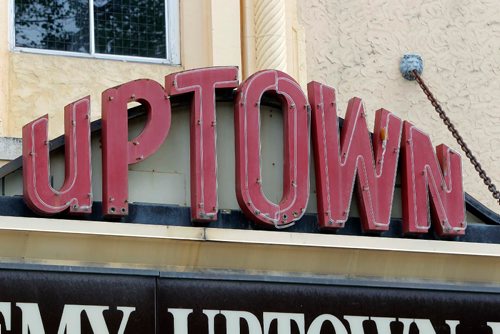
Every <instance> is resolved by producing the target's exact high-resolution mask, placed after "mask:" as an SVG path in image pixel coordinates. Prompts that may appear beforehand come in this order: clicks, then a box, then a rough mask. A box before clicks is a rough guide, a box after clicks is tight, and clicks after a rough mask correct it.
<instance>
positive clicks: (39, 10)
mask: <svg viewBox="0 0 500 334" xmlns="http://www.w3.org/2000/svg"><path fill="white" fill-rule="evenodd" d="M166 3H167V1H166V0H14V4H15V6H14V10H15V44H16V47H18V48H33V49H45V50H56V51H72V52H78V53H85V54H96V55H117V56H133V57H145V58H156V59H167V58H168V57H167V53H168V43H167V37H168V31H167V21H168V20H167V6H166ZM90 18H93V22H90Z"/></svg>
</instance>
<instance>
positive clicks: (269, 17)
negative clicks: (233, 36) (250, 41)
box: [254, 0, 287, 72]
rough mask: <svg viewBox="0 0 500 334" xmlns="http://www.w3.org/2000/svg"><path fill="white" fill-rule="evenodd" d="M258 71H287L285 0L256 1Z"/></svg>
mask: <svg viewBox="0 0 500 334" xmlns="http://www.w3.org/2000/svg"><path fill="white" fill-rule="evenodd" d="M254 17H255V54H256V64H255V65H256V70H264V69H275V70H280V71H283V72H286V71H287V39H286V29H287V25H286V10H285V0H255V9H254Z"/></svg>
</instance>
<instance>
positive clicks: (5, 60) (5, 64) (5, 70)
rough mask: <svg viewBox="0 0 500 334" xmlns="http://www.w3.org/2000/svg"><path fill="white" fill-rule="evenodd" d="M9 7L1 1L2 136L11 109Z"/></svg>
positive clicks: (0, 109) (0, 93) (0, 128)
mask: <svg viewBox="0 0 500 334" xmlns="http://www.w3.org/2000/svg"><path fill="white" fill-rule="evenodd" d="M8 13H9V5H8V1H0V135H2V134H4V132H5V127H6V124H5V121H6V114H7V110H8V108H9V93H8V92H9V75H8V74H9V38H8V36H9V15H8Z"/></svg>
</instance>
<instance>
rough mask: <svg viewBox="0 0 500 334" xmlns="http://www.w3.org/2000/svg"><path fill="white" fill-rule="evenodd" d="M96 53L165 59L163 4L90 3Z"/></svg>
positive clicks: (155, 0)
mask: <svg viewBox="0 0 500 334" xmlns="http://www.w3.org/2000/svg"><path fill="white" fill-rule="evenodd" d="M94 20H95V41H96V45H95V50H96V52H97V53H105V54H115V55H126V56H139V57H150V58H166V40H165V0H94Z"/></svg>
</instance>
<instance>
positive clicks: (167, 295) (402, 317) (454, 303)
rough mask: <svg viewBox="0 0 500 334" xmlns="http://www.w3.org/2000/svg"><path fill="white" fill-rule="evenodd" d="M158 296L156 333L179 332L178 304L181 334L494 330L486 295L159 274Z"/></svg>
mask: <svg viewBox="0 0 500 334" xmlns="http://www.w3.org/2000/svg"><path fill="white" fill-rule="evenodd" d="M158 296H159V307H158V309H159V310H160V312H161V314H160V315H159V316H160V317H159V328H160V330H159V333H175V334H180V333H183V334H184V333H186V331H185V327H184V324H186V321H183V317H184V316H185V314H186V312H184V314H183V312H181V311H179V310H178V309H187V310H191V309H192V311H188V312H189V315H188V317H187V329H188V330H187V333H189V334H201V333H203V334H205V333H207V334H208V333H215V334H225V333H228V334H229V333H231V334H239V333H242V334H243V333H245V334H247V333H250V334H260V333H266V334H267V333H270V334H271V333H272V334H276V333H277V334H290V333H294V334H295V333H297V334H299V333H304V334H306V333H307V334H327V333H336V334H341V333H353V334H363V333H365V334H372V333H374V334H375V333H377V334H403V333H409V334H413V333H425V334H432V333H436V334H441V333H442V334H450V333H456V334H471V333H474V334H480V333H484V334H491V333H494V334H497V333H500V295H499V294H493V293H472V292H454V291H430V290H422V289H401V288H398V289H394V288H389V287H387V288H386V287H377V288H375V287H353V286H333V285H310V284H290V283H269V282H266V283H262V282H246V281H206V280H185V279H183V280H180V279H162V280H161V281H160V282H159V295H158ZM168 309H170V312H169V311H167V310H168ZM173 309H174V310H173ZM211 319H213V320H211ZM175 321H177V325H176V324H175ZM493 322H499V325H498V326H499V327H498V330H497V331H493V332H492V328H493V327H494V326H496V325H495V324H493ZM488 323H489V326H488ZM490 326H491V327H490ZM212 327H213V330H212ZM257 327H259V328H257ZM235 330H239V331H238V332H234V333H233V332H232V331H235Z"/></svg>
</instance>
